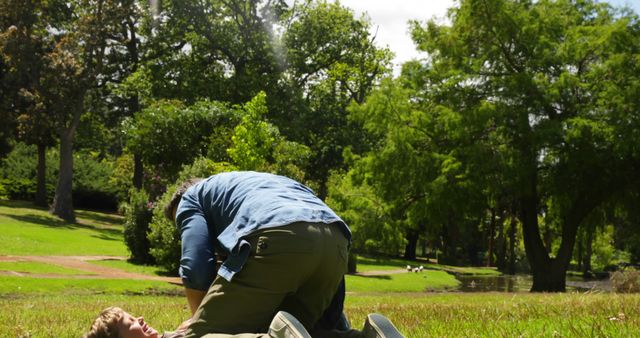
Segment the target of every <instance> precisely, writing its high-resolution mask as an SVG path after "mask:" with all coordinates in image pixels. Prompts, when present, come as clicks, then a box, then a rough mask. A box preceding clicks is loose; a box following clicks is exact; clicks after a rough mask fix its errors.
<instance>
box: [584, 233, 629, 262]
mask: <svg viewBox="0 0 640 338" xmlns="http://www.w3.org/2000/svg"><path fill="white" fill-rule="evenodd" d="M613 236H614V228H613V226H612V225H610V224H609V225H607V226H605V227H604V228H603V229H602V230H601V231H596V233H595V239H594V241H593V268H594V269H595V270H596V271H602V270H610V269H612V268H613V269H615V268H616V267H617V266H619V265H620V264H622V263H628V262H629V260H630V256H629V253H627V252H624V251H621V250H618V249H617V248H616V247H615V243H614V240H613Z"/></svg>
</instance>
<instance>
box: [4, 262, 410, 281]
mask: <svg viewBox="0 0 640 338" xmlns="http://www.w3.org/2000/svg"><path fill="white" fill-rule="evenodd" d="M97 260H126V257H122V256H1V255H0V262H39V263H44V264H52V265H57V266H62V267H65V268H69V269H74V270H80V271H84V272H86V273H83V274H59V273H30V272H21V271H6V270H0V275H5V276H20V277H34V278H67V279H106V278H109V279H137V280H157V281H164V282H169V283H172V284H178V285H182V281H181V280H180V278H178V277H162V276H152V275H145V274H141V273H136V272H128V271H124V270H121V269H117V268H112V267H107V266H102V265H97V264H92V263H91V261H97ZM401 273H408V272H407V270H406V269H397V270H372V271H363V272H356V273H354V274H353V275H355V276H365V277H373V276H387V275H395V274H401Z"/></svg>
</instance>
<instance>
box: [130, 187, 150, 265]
mask: <svg viewBox="0 0 640 338" xmlns="http://www.w3.org/2000/svg"><path fill="white" fill-rule="evenodd" d="M124 209H125V213H124V243H125V244H126V245H127V248H129V252H130V253H131V256H130V259H131V261H132V262H134V263H139V264H153V263H154V261H153V256H151V253H150V243H149V239H148V238H147V234H148V233H149V223H150V222H151V217H152V216H153V202H151V201H150V200H149V195H148V194H147V193H146V192H144V191H142V190H137V189H131V191H130V192H129V202H128V203H127V205H126V207H125V208H124Z"/></svg>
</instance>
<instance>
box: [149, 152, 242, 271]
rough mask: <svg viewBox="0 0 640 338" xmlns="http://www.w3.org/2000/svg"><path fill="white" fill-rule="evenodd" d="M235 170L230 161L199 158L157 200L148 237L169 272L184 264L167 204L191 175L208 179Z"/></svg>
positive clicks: (175, 228) (184, 168)
mask: <svg viewBox="0 0 640 338" xmlns="http://www.w3.org/2000/svg"><path fill="white" fill-rule="evenodd" d="M234 169H235V167H233V166H232V165H230V164H228V163H224V162H222V163H218V162H214V161H212V160H210V159H207V158H203V157H200V158H197V159H196V160H195V161H194V162H193V163H192V164H190V165H186V166H184V167H183V168H182V171H180V173H179V174H178V180H177V181H176V182H175V183H174V184H173V185H171V186H169V187H168V188H167V190H166V192H165V193H164V194H163V195H162V196H161V197H160V198H159V199H158V200H157V201H156V202H155V203H154V208H153V217H152V219H151V223H150V224H149V229H150V232H149V236H148V238H149V241H150V242H151V255H153V257H154V258H155V260H156V262H157V264H158V265H159V266H160V267H162V268H163V269H165V270H166V271H170V272H177V271H178V267H179V265H180V256H181V251H180V247H181V241H180V234H179V232H178V228H177V227H176V225H175V223H174V222H172V221H169V220H168V219H166V218H165V216H164V212H163V209H164V206H165V205H167V204H168V203H169V201H170V200H171V197H172V196H173V194H174V192H175V191H176V189H177V188H178V186H179V185H180V184H181V183H182V182H183V181H184V180H186V179H188V178H193V177H203V178H204V177H209V176H211V175H215V174H217V173H220V172H225V171H231V170H234Z"/></svg>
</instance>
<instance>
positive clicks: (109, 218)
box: [76, 210, 122, 224]
mask: <svg viewBox="0 0 640 338" xmlns="http://www.w3.org/2000/svg"><path fill="white" fill-rule="evenodd" d="M76 217H80V218H84V219H87V220H91V221H96V222H100V223H115V224H120V223H122V217H121V216H119V215H115V214H105V213H98V212H93V211H88V210H76Z"/></svg>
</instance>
